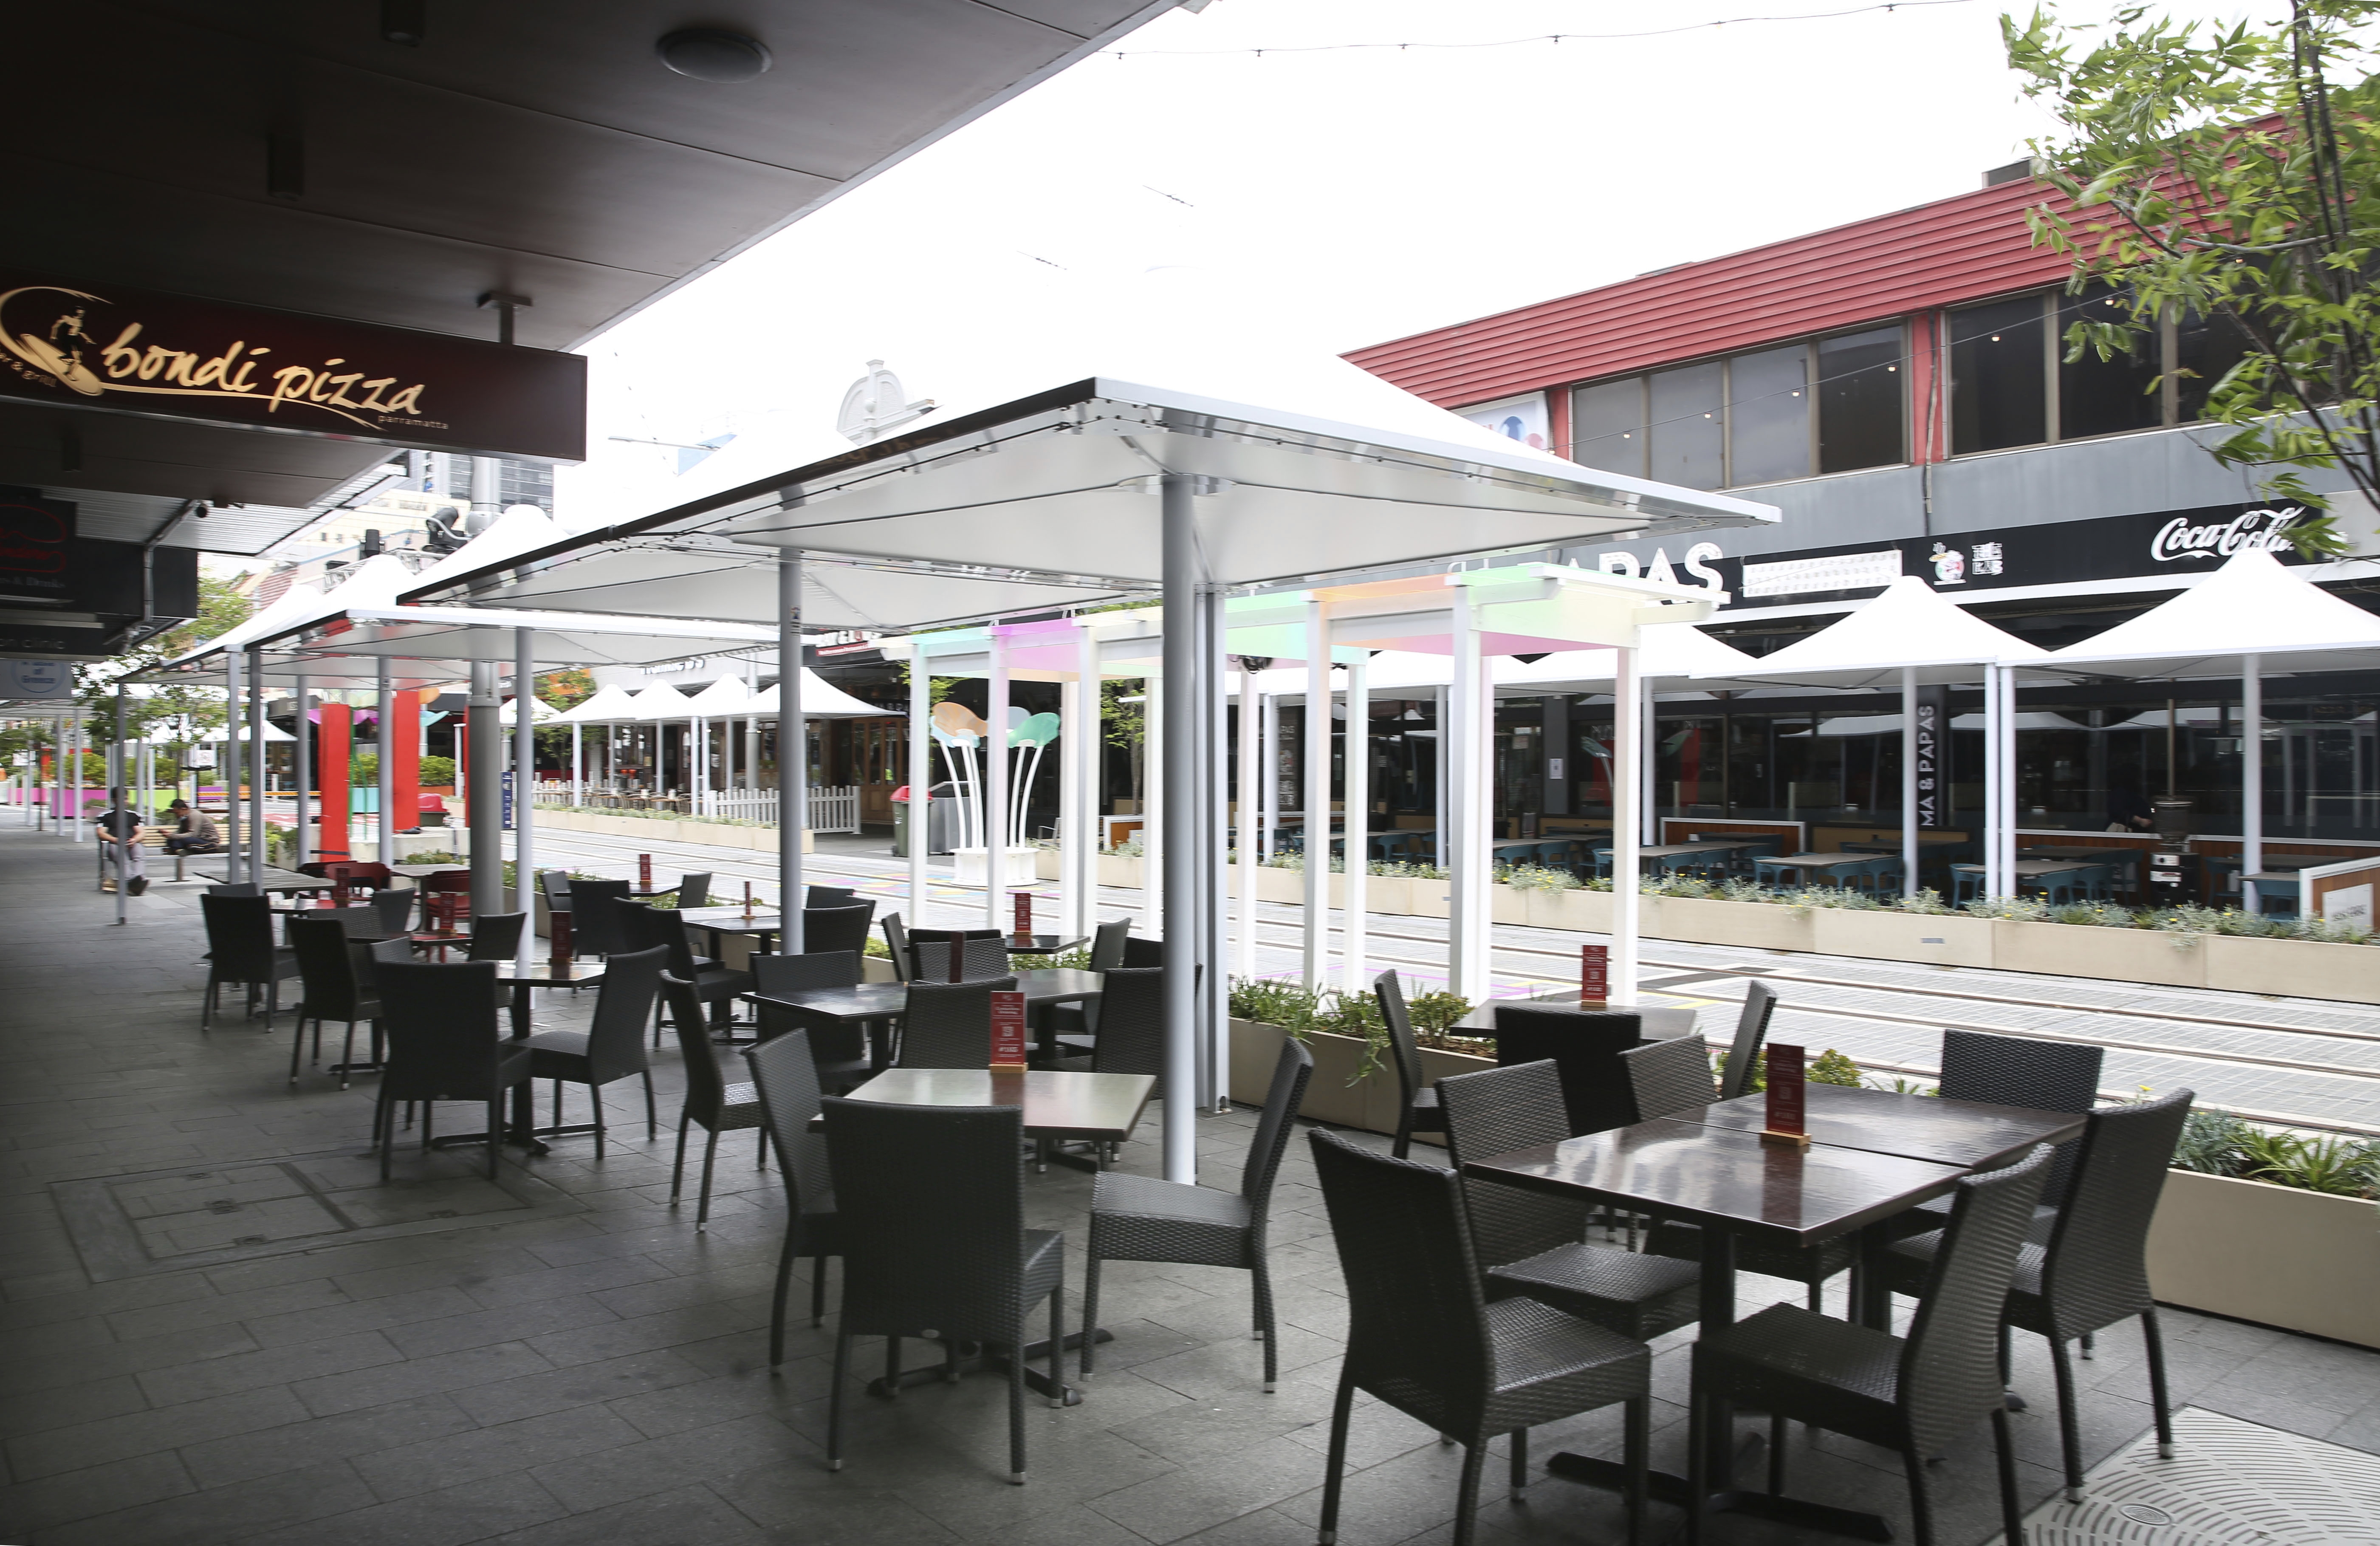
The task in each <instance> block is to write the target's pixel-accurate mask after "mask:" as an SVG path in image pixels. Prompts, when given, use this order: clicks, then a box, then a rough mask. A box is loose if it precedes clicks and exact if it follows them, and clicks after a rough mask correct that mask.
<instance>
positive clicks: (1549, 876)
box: [1496, 864, 1578, 893]
mask: <svg viewBox="0 0 2380 1546" xmlns="http://www.w3.org/2000/svg"><path fill="white" fill-rule="evenodd" d="M1496 878H1497V879H1498V880H1500V881H1501V882H1503V883H1505V884H1506V885H1508V886H1511V887H1512V889H1513V890H1514V891H1543V892H1554V893H1559V892H1564V891H1576V890H1577V889H1578V877H1577V876H1576V875H1573V874H1572V873H1571V872H1570V871H1569V870H1552V869H1548V868H1547V867H1546V866H1544V865H1541V864H1511V865H1505V864H1500V865H1498V866H1497V867H1496Z"/></svg>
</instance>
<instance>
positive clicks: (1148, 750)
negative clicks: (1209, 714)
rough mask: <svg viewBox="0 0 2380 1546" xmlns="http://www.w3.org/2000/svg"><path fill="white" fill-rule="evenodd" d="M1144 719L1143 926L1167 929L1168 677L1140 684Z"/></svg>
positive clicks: (1169, 853)
mask: <svg viewBox="0 0 2380 1546" xmlns="http://www.w3.org/2000/svg"><path fill="white" fill-rule="evenodd" d="M1140 692H1141V703H1140V723H1141V731H1142V735H1143V737H1144V740H1143V745H1142V748H1141V763H1142V766H1144V767H1145V768H1147V775H1146V776H1145V777H1144V778H1143V779H1142V780H1141V788H1140V792H1141V795H1142V797H1143V798H1142V801H1141V808H1140V899H1141V913H1142V924H1141V926H1142V927H1143V928H1145V929H1147V930H1148V931H1151V932H1153V933H1158V934H1162V933H1164V932H1165V920H1166V919H1167V918H1169V917H1170V916H1172V915H1171V914H1169V913H1168V912H1167V911H1166V910H1165V909H1166V902H1167V897H1166V895H1165V866H1166V864H1167V862H1168V861H1169V860H1170V859H1171V858H1172V849H1171V848H1170V847H1169V846H1167V843H1166V840H1165V830H1164V829H1165V815H1166V811H1167V810H1168V808H1170V807H1171V806H1172V803H1173V797H1172V792H1171V791H1170V790H1168V789H1167V788H1166V787H1165V781H1164V780H1163V779H1161V778H1160V777H1158V776H1157V775H1158V773H1159V772H1160V770H1161V769H1163V768H1164V766H1165V748H1166V740H1167V737H1166V734H1165V720H1164V714H1163V709H1164V704H1165V701H1166V696H1167V694H1166V688H1165V680H1164V678H1163V677H1160V676H1148V677H1145V678H1143V679H1142V681H1141V684H1140Z"/></svg>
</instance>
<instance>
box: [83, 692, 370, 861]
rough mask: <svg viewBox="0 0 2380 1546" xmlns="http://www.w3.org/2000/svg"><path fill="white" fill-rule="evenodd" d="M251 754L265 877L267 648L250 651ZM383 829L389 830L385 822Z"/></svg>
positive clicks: (254, 819) (251, 811)
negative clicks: (265, 684) (265, 657)
mask: <svg viewBox="0 0 2380 1546" xmlns="http://www.w3.org/2000/svg"><path fill="white" fill-rule="evenodd" d="M383 717H386V712H385V710H383ZM248 757H249V763H250V766H249V774H248V822H249V827H248V860H249V866H250V867H251V869H252V870H253V872H254V878H255V879H257V880H262V879H263V878H264V870H265V867H266V865H267V864H268V863H269V862H270V860H271V854H272V849H271V846H270V845H269V844H268V843H267V842H266V840H265V839H266V836H267V829H266V827H265V824H264V782H265V777H266V774H267V773H269V772H270V771H271V769H272V766H273V763H272V761H271V760H270V759H269V758H268V757H267V756H266V755H265V750H264V651H261V650H250V651H249V652H248ZM381 761H382V762H383V765H384V764H385V763H386V762H387V759H386V758H383V759H382V760H381ZM76 772H77V773H78V774H79V773H80V772H81V764H80V763H79V762H78V763H77V764H76ZM382 830H383V831H385V830H386V823H385V822H383V828H382ZM381 862H382V863H383V864H385V863H387V862H388V861H387V859H385V858H383V859H382V860H381Z"/></svg>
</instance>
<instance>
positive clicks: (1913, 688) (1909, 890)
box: [1900, 665, 1917, 896]
mask: <svg viewBox="0 0 2380 1546" xmlns="http://www.w3.org/2000/svg"><path fill="white" fill-rule="evenodd" d="M1900 869H1901V882H1900V894H1901V895H1903V896H1914V895H1917V668H1916V667H1915V666H1913V665H1904V666H1902V667H1901V668H1900Z"/></svg>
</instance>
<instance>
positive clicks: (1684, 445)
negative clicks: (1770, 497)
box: [1646, 359, 1727, 489]
mask: <svg viewBox="0 0 2380 1546" xmlns="http://www.w3.org/2000/svg"><path fill="white" fill-rule="evenodd" d="M1722 370H1723V367H1722V366H1721V364H1720V362H1719V361H1718V360H1716V359H1713V360H1706V361H1705V362H1704V363H1703V364H1700V365H1686V366H1682V367H1680V368H1679V369H1677V370H1674V371H1655V372H1654V373H1653V374H1652V375H1651V376H1650V377H1648V378H1646V379H1647V380H1648V382H1649V383H1650V385H1651V388H1652V390H1651V393H1650V399H1651V401H1650V405H1649V406H1650V408H1651V409H1652V415H1653V421H1652V424H1651V425H1650V426H1649V429H1650V437H1649V438H1650V446H1649V449H1650V454H1651V463H1650V465H1651V473H1650V476H1651V477H1652V478H1653V480H1654V481H1656V482H1661V483H1675V484H1677V485H1678V486H1679V487H1681V488H1687V489H1715V488H1718V487H1719V486H1720V485H1721V484H1722V483H1724V482H1725V481H1726V445H1727V421H1726V419H1725V418H1724V416H1723V412H1722V409H1723V408H1724V405H1723V404H1722V402H1721V401H1720V396H1719V383H1720V377H1721V372H1722Z"/></svg>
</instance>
